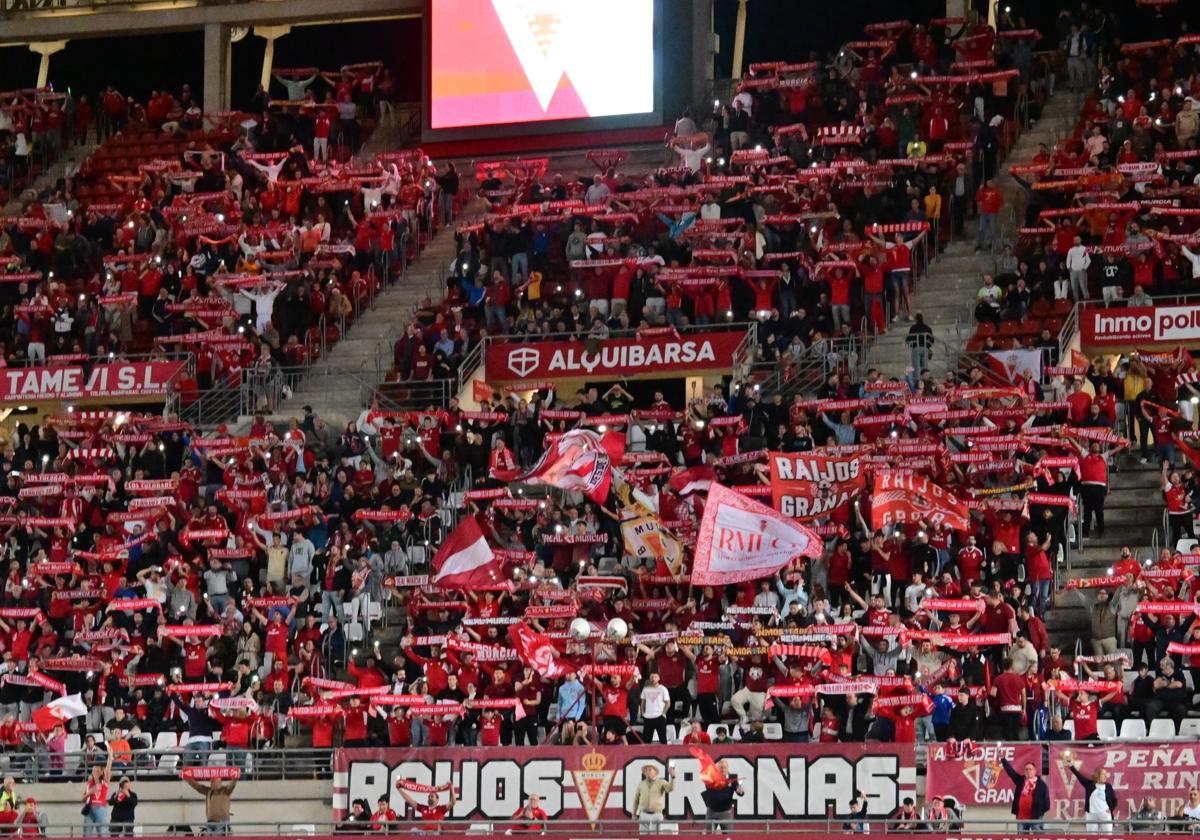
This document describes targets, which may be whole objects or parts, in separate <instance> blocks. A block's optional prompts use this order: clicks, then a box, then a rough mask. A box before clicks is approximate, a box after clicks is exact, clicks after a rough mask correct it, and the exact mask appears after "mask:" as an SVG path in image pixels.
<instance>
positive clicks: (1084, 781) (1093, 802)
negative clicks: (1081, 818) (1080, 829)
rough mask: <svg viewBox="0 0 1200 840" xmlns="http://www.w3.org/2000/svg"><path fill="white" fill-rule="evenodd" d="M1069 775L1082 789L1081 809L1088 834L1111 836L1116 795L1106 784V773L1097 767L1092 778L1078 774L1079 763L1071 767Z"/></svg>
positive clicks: (1111, 787)
mask: <svg viewBox="0 0 1200 840" xmlns="http://www.w3.org/2000/svg"><path fill="white" fill-rule="evenodd" d="M1071 773H1072V774H1074V776H1075V778H1076V779H1078V780H1079V784H1080V785H1081V786H1082V787H1083V807H1084V811H1085V814H1086V819H1087V832H1088V834H1112V831H1113V812H1114V811H1115V810H1116V809H1117V794H1116V791H1114V790H1113V786H1112V785H1110V784H1109V783H1108V771H1107V770H1105V769H1104V768H1103V767H1097V768H1096V769H1095V770H1093V771H1092V777H1091V778H1090V779H1089V778H1088V777H1087V776H1085V775H1083V774H1082V773H1080V772H1079V762H1078V761H1076V762H1074V763H1073V764H1072V765H1071Z"/></svg>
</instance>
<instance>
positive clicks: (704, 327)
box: [481, 321, 759, 344]
mask: <svg viewBox="0 0 1200 840" xmlns="http://www.w3.org/2000/svg"><path fill="white" fill-rule="evenodd" d="M758 323H759V322H758V321H721V322H715V323H712V324H688V325H687V326H685V327H683V328H682V329H679V328H676V332H678V333H679V334H680V335H689V334H691V333H701V332H737V331H740V330H757V329H758ZM638 332H639V331H638V330H637V329H635V328H630V329H627V330H609V333H608V338H609V339H613V338H637V337H638ZM587 339H588V334H587V331H586V330H585V331H583V332H557V333H536V334H534V335H525V334H508V333H505V334H503V335H488V336H486V338H485V340H486V341H487V342H489V343H494V344H511V343H518V344H527V343H529V342H537V341H587ZM481 343H482V342H481Z"/></svg>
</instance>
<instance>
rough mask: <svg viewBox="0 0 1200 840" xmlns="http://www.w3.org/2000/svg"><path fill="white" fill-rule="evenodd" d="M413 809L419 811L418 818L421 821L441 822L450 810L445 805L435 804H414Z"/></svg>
mask: <svg viewBox="0 0 1200 840" xmlns="http://www.w3.org/2000/svg"><path fill="white" fill-rule="evenodd" d="M413 810H414V811H416V812H417V819H419V820H420V821H421V822H441V821H442V820H444V819H446V814H448V813H449V812H450V809H449V808H447V807H446V806H445V805H435V806H433V807H432V808H430V807H429V806H428V805H414V806H413Z"/></svg>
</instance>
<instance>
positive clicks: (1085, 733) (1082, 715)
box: [1071, 700, 1099, 741]
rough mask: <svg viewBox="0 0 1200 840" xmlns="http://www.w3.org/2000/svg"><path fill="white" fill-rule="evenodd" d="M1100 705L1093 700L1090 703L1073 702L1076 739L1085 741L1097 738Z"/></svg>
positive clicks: (1072, 710) (1072, 713)
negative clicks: (1097, 719) (1097, 718)
mask: <svg viewBox="0 0 1200 840" xmlns="http://www.w3.org/2000/svg"><path fill="white" fill-rule="evenodd" d="M1098 712H1099V704H1098V703H1096V701H1095V700H1093V701H1092V702H1090V703H1080V702H1079V701H1078V700H1072V701H1071V720H1073V721H1075V738H1076V739H1077V740H1080V741H1082V740H1085V739H1087V738H1094V737H1095V736H1096V716H1097V714H1098Z"/></svg>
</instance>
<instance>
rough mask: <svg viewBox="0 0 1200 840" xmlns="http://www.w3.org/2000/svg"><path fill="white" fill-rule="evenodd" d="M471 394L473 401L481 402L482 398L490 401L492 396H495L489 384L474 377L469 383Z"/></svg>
mask: <svg viewBox="0 0 1200 840" xmlns="http://www.w3.org/2000/svg"><path fill="white" fill-rule="evenodd" d="M471 396H473V397H474V398H475V402H483V401H484V400H488V401H489V402H490V401H491V400H492V398H493V397H495V396H496V394H495V392H494V391H493V390H492V386H491V385H489V384H487V383H486V382H484V381H483V380H482V379H476V380H475V381H474V382H472V383H471Z"/></svg>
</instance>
